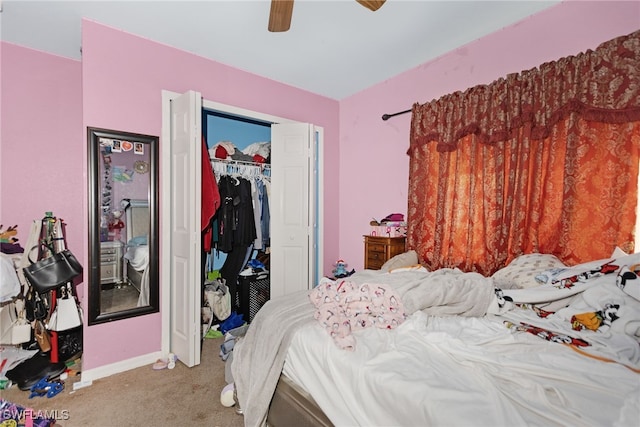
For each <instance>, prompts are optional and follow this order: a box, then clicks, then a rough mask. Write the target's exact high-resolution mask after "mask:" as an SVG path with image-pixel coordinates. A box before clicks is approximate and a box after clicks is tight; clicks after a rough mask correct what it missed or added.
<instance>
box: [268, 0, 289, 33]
mask: <svg viewBox="0 0 640 427" xmlns="http://www.w3.org/2000/svg"><path fill="white" fill-rule="evenodd" d="M291 15H293V0H271V12H270V13H269V31H271V32H273V33H280V32H283V31H287V30H288V29H289V27H290V26H291Z"/></svg>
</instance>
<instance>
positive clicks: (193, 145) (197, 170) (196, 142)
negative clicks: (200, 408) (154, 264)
mask: <svg viewBox="0 0 640 427" xmlns="http://www.w3.org/2000/svg"><path fill="white" fill-rule="evenodd" d="M201 103H202V101H201V97H200V94H199V93H197V92H193V91H190V92H187V93H185V94H184V95H180V96H179V97H177V98H174V99H172V100H171V140H170V141H169V144H170V152H171V154H170V156H171V171H170V174H171V184H170V194H169V197H170V202H169V203H170V219H169V221H170V223H171V225H170V238H169V242H168V243H169V245H168V248H166V250H168V251H169V252H170V270H171V273H170V281H171V283H170V295H169V298H170V306H171V318H170V322H169V323H170V349H171V352H173V353H174V354H176V356H178V359H179V360H180V361H181V362H182V363H184V364H185V365H187V366H189V367H191V366H195V365H199V364H200V305H201V301H200V296H201V293H200V269H199V268H198V265H199V264H200V251H201V241H200V234H199V229H200V215H201V210H200V205H201V197H202V196H201V192H200V187H201V175H202V169H201V166H200V165H201V160H202V158H201V155H202V147H201V146H200V144H202V141H201V138H200V135H201V130H200V129H201V114H200V111H201V108H202V107H201Z"/></svg>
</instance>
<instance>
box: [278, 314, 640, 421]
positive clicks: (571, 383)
mask: <svg viewBox="0 0 640 427" xmlns="http://www.w3.org/2000/svg"><path fill="white" fill-rule="evenodd" d="M354 335H356V338H357V340H358V347H356V350H355V351H354V352H347V351H344V350H341V349H339V348H338V347H337V346H336V345H335V344H334V343H333V341H332V340H331V339H330V338H329V337H328V335H327V333H326V331H324V330H323V329H322V327H321V326H320V325H319V324H309V325H306V326H304V327H303V328H302V329H301V330H299V331H298V332H297V333H296V334H295V336H294V338H293V340H292V342H291V345H290V347H289V351H288V353H287V357H286V360H285V365H284V369H283V372H284V373H285V375H287V376H288V377H289V378H291V379H292V380H294V381H295V382H296V383H298V384H300V385H302V386H303V388H305V389H306V390H307V391H309V392H310V393H311V395H312V396H313V397H314V399H315V400H316V402H317V403H318V405H319V406H320V407H321V408H322V410H323V411H324V412H325V413H326V414H327V416H328V417H329V419H331V421H332V422H333V423H334V424H336V425H337V426H354V425H366V426H389V425H393V426H418V425H432V426H437V425H446V426H469V425H471V424H472V425H475V426H484V425H487V426H489V425H491V426H503V425H505V426H506V425H509V426H516V425H527V426H533V425H540V426H542V425H544V426H550V425H565V426H566V425H582V426H590V425H593V426H602V425H637V421H638V414H639V412H638V411H639V410H640V375H638V374H637V373H634V372H633V371H631V370H629V369H627V368H625V367H624V366H622V365H620V364H616V363H604V362H601V361H599V360H594V359H590V358H588V357H585V356H584V355H580V354H578V353H576V352H574V351H573V350H571V349H570V348H568V347H566V346H563V345H562V344H558V343H552V342H548V341H544V340H541V339H540V338H538V337H536V336H533V335H530V334H514V333H511V332H510V331H509V330H508V329H507V328H505V327H504V325H503V324H502V319H499V318H489V317H483V318H473V317H431V316H428V315H426V314H425V313H423V312H421V311H417V312H415V313H414V314H412V315H411V316H410V317H409V318H408V319H407V321H405V322H404V323H403V324H402V325H400V326H399V327H398V328H397V329H395V330H380V329H376V328H369V329H363V330H358V331H356V332H355V333H354Z"/></svg>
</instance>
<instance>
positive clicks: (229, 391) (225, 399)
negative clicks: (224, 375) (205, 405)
mask: <svg viewBox="0 0 640 427" xmlns="http://www.w3.org/2000/svg"><path fill="white" fill-rule="evenodd" d="M233 390H234V385H233V383H231V384H227V385H226V386H224V388H223V389H222V392H221V393H220V403H222V406H224V407H226V408H230V407H231V406H233V405H235V404H236V401H235V399H234V398H233Z"/></svg>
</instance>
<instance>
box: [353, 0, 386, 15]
mask: <svg viewBox="0 0 640 427" xmlns="http://www.w3.org/2000/svg"><path fill="white" fill-rule="evenodd" d="M356 1H357V2H358V3H360V4H361V5H363V6H364V7H366V8H367V9H369V10H372V11H374V12H375V11H376V10H378V9H380V8H381V7H382V5H383V4H384V2H385V1H386V0H356Z"/></svg>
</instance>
